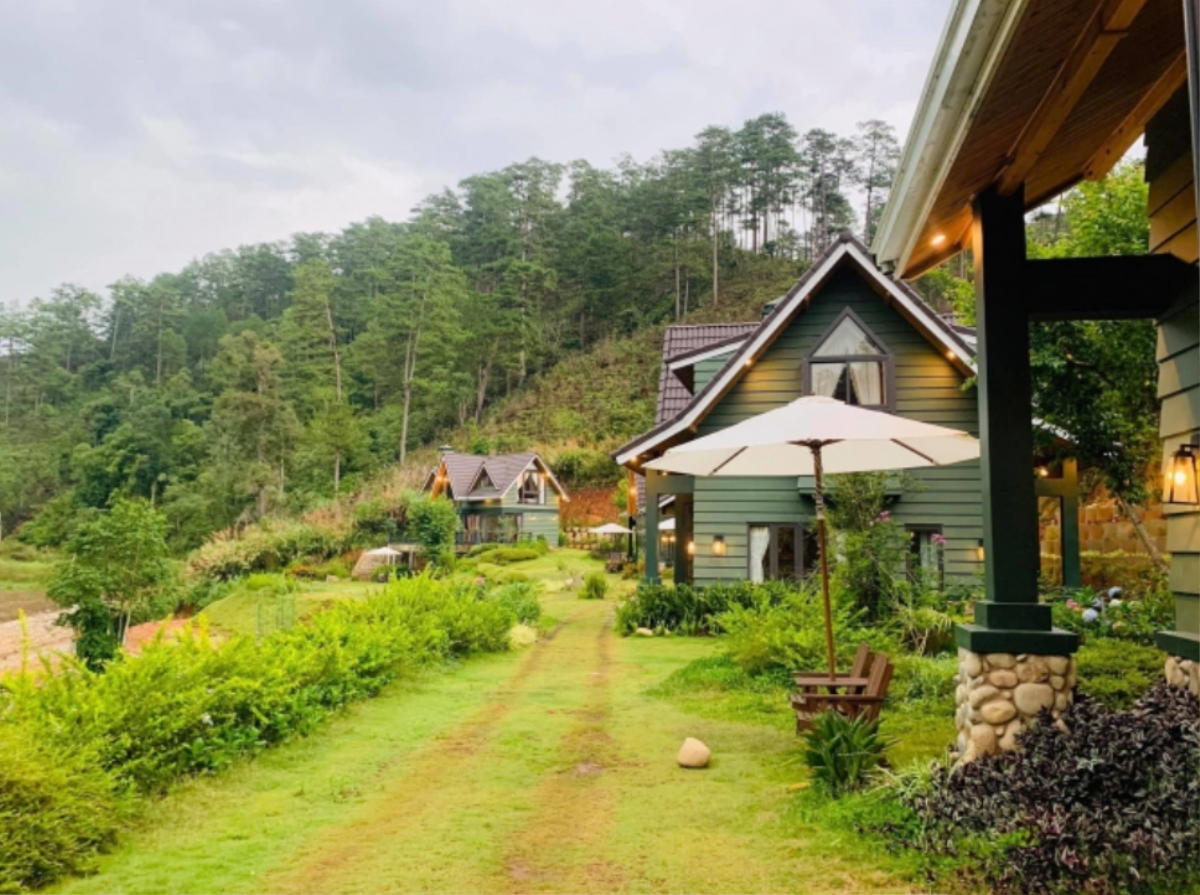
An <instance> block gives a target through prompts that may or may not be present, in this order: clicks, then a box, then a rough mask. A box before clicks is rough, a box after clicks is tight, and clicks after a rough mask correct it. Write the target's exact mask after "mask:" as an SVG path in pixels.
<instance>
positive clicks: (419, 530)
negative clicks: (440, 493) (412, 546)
mask: <svg viewBox="0 0 1200 895" xmlns="http://www.w3.org/2000/svg"><path fill="white" fill-rule="evenodd" d="M457 531H458V511H457V510H456V509H455V508H454V504H453V503H452V502H451V501H449V500H447V499H446V498H444V497H421V498H418V499H417V500H414V501H413V502H412V503H411V504H410V505H409V507H408V532H409V535H410V536H411V537H412V538H413V539H414V540H415V541H416V542H417V543H418V544H420V545H421V549H422V550H423V551H424V553H425V555H426V556H427V557H429V558H430V559H431V560H432V561H435V562H440V561H441V556H442V554H443V553H446V552H447V551H451V552H452V551H453V550H454V534H455V532H457Z"/></svg>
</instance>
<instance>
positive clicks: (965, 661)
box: [959, 652, 983, 678]
mask: <svg viewBox="0 0 1200 895" xmlns="http://www.w3.org/2000/svg"><path fill="white" fill-rule="evenodd" d="M959 667H960V668H961V669H962V671H963V674H965V675H966V676H967V677H968V678H973V677H978V676H979V674H980V672H982V671H983V660H982V659H980V658H979V653H972V652H968V653H967V655H966V656H965V657H963V658H961V661H960V663H959Z"/></svg>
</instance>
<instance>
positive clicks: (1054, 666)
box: [1046, 656, 1071, 675]
mask: <svg viewBox="0 0 1200 895" xmlns="http://www.w3.org/2000/svg"><path fill="white" fill-rule="evenodd" d="M1046 664H1047V665H1048V666H1049V667H1050V673H1051V674H1063V675H1065V674H1066V673H1067V667H1068V666H1069V665H1070V664H1071V660H1070V659H1069V658H1068V657H1066V656H1047V657H1046Z"/></svg>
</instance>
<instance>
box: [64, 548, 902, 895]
mask: <svg viewBox="0 0 1200 895" xmlns="http://www.w3.org/2000/svg"><path fill="white" fill-rule="evenodd" d="M598 565H599V564H598V563H595V562H594V561H591V560H588V559H587V558H586V557H585V556H584V555H583V554H580V553H577V552H570V553H568V552H567V551H556V552H555V553H553V554H551V555H549V556H547V557H544V558H541V559H538V560H536V561H534V562H530V563H525V564H521V568H522V571H526V572H527V573H529V574H531V575H533V576H536V577H537V578H539V579H540V580H542V581H543V582H544V586H545V588H546V594H545V597H544V600H543V603H544V607H545V612H546V614H547V615H548V616H551V617H553V618H556V619H558V620H559V622H558V624H557V625H556V626H555V627H554V628H553V630H552V631H550V633H549V634H548V636H546V637H544V638H543V639H542V640H541V641H540V642H539V643H538V644H536V645H534V646H532V647H528V648H525V649H522V650H519V651H515V652H511V653H507V654H503V655H498V656H490V657H487V658H482V659H477V660H472V661H470V662H468V663H465V664H464V665H462V666H461V667H459V668H457V669H453V670H447V671H444V672H439V673H432V674H429V675H428V676H426V677H423V678H422V679H420V680H416V681H413V680H409V681H401V682H397V683H396V684H393V685H392V686H391V687H389V688H388V689H387V690H386V691H385V692H384V693H383V694H381V695H380V696H379V697H378V698H376V699H373V700H369V701H367V702H365V703H361V704H359V705H357V706H355V707H354V708H352V709H351V710H349V711H348V712H346V713H345V714H344V715H342V716H340V717H338V718H336V719H334V720H333V721H332V722H331V723H329V724H328V725H326V726H325V727H324V728H322V729H321V730H320V731H319V732H318V733H316V734H314V735H313V736H311V737H309V738H307V739H304V740H301V741H298V742H294V743H291V744H289V745H286V746H283V747H281V748H279V749H275V750H271V751H269V752H267V753H264V754H263V755H261V756H259V757H258V758H257V759H255V760H254V761H248V762H245V763H243V764H240V765H238V766H237V767H235V768H233V769H231V770H229V771H226V772H223V773H221V774H219V775H217V776H215V777H205V778H200V779H196V780H193V781H190V782H187V783H184V784H182V785H180V786H179V787H178V788H177V789H176V790H175V791H174V792H173V793H171V794H170V795H168V796H167V797H165V798H163V799H161V800H159V801H157V802H155V803H154V804H152V806H151V807H150V809H149V811H148V813H147V815H146V816H144V817H143V818H142V819H141V820H140V821H139V822H138V823H137V824H136V826H135V827H134V829H133V830H131V832H130V833H129V834H128V835H126V836H125V837H124V838H123V839H122V842H121V844H120V846H119V848H118V849H117V850H116V851H115V852H114V853H113V854H111V855H108V856H106V857H105V858H104V859H103V860H102V862H101V871H100V873H99V874H97V875H96V876H94V877H91V878H88V879H80V880H74V881H71V882H69V883H66V884H64V885H63V886H61V887H60V888H59V889H58V891H63V892H161V891H177V892H211V891H246V892H398V891H417V890H419V891H430V892H442V891H454V892H474V891H480V892H560V891H572V892H591V891H614V892H667V891H670V892H677V891H689V892H725V891H738V892H752V891H804V892H874V891H888V892H895V891H904V890H907V885H906V883H905V882H904V881H903V879H902V878H901V877H899V876H897V875H895V873H896V872H897V871H898V870H899V869H900V867H899V865H898V864H896V863H894V859H891V858H889V857H888V856H887V855H886V854H884V853H882V852H881V850H879V849H878V848H876V847H874V846H872V845H870V844H864V843H863V842H862V841H861V840H860V839H859V838H858V837H856V836H854V835H852V834H850V833H848V832H847V831H846V830H845V829H840V828H836V827H834V826H827V825H822V824H819V823H815V822H813V819H812V817H811V816H808V815H805V814H804V813H803V812H798V810H797V806H798V805H802V804H803V799H804V797H805V796H806V795H807V794H806V793H797V792H795V791H794V790H795V788H796V787H795V784H796V783H797V782H798V781H800V780H802V779H803V776H804V775H803V772H802V770H801V768H800V766H799V764H798V763H797V760H796V756H797V748H796V740H795V735H794V734H793V733H792V731H791V730H790V728H789V726H788V725H787V724H786V723H783V722H784V720H785V719H786V716H785V715H784V714H783V713H782V712H781V713H778V714H779V717H778V718H776V719H775V720H772V721H769V722H768V723H759V722H760V721H762V720H763V718H762V717H755V716H754V713H751V715H750V717H751V718H752V719H753V720H752V721H748V720H746V719H745V718H744V717H740V716H739V715H738V713H737V712H736V711H735V712H726V711H724V710H723V709H720V708H719V707H718V708H717V709H713V708H711V707H710V708H709V709H707V710H705V711H698V708H699V706H698V704H697V700H696V699H695V698H694V697H692V696H689V697H687V698H683V697H677V696H672V695H670V693H669V692H668V691H669V687H665V686H664V682H666V681H668V679H670V678H671V677H672V675H675V674H676V673H677V672H679V671H680V669H683V668H685V667H686V666H688V665H689V664H690V663H692V662H694V661H695V660H698V659H705V658H706V657H712V656H713V655H714V654H715V652H716V647H717V642H716V641H715V640H712V639H687V638H678V637H669V638H666V637H664V638H654V639H648V638H621V637H618V636H617V635H615V633H614V632H613V630H612V614H613V609H614V599H613V596H612V592H610V599H608V600H605V601H603V602H597V601H583V600H578V599H576V597H575V594H574V593H572V592H570V591H567V590H565V589H564V584H565V581H566V579H567V577H569V576H570V575H571V573H575V575H574V577H576V578H577V577H578V573H579V572H583V571H586V570H590V569H594V568H597V567H598ZM609 577H610V583H611V585H612V588H613V590H614V591H616V590H624V589H626V588H627V587H629V586H631V585H629V584H628V583H626V582H621V581H619V580H618V579H617V578H616V577H615V576H609ZM325 587H326V586H322V587H316V588H313V589H312V590H311V591H306V592H305V596H306V597H309V596H310V595H311V598H310V599H308V600H307V601H306V602H307V603H313V602H314V601H318V600H320V599H337V598H345V597H354V596H358V595H359V593H360V591H358V590H357V589H356V588H357V586H354V587H350V588H343V589H340V590H339V589H337V588H334V587H333V586H332V585H329V586H327V587H328V590H326V589H325ZM363 590H365V588H363ZM218 606H219V604H218V605H214V606H213V607H212V610H210V611H211V612H213V613H215V614H217V615H218V616H219V615H220V612H219V611H218ZM225 611H226V612H227V613H228V614H227V616H226V618H227V619H236V618H239V617H240V618H241V619H243V622H242V623H244V620H245V618H246V616H247V612H246V610H245V608H244V607H243V608H242V609H237V610H236V612H235V607H226V608H225ZM239 613H240V615H239ZM226 623H230V622H228V621H227V622H226ZM785 708H786V705H785ZM759 714H763V715H764V716H765V715H767V714H768V711H767V709H766V708H765V707H764V709H763V712H761V713H759ZM686 736H696V737H699V738H700V739H702V740H704V741H705V742H706V743H708V745H709V746H710V747H711V748H712V750H713V755H714V757H713V762H712V765H711V767H710V768H709V769H707V770H704V771H685V770H681V769H680V768H678V767H677V766H676V764H675V761H674V756H675V752H676V750H677V749H678V748H679V744H680V743H681V742H682V740H683V738H684V737H686Z"/></svg>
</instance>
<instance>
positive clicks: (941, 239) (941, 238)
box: [929, 233, 946, 246]
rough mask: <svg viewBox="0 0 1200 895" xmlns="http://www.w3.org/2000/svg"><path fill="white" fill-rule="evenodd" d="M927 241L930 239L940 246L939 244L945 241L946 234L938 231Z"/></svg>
mask: <svg viewBox="0 0 1200 895" xmlns="http://www.w3.org/2000/svg"><path fill="white" fill-rule="evenodd" d="M929 241H930V242H931V243H933V244H934V245H935V246H940V245H941V244H942V243H943V242H945V241H946V234H945V233H938V234H937V235H935V236H934V237H933V239H931V240H929Z"/></svg>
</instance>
